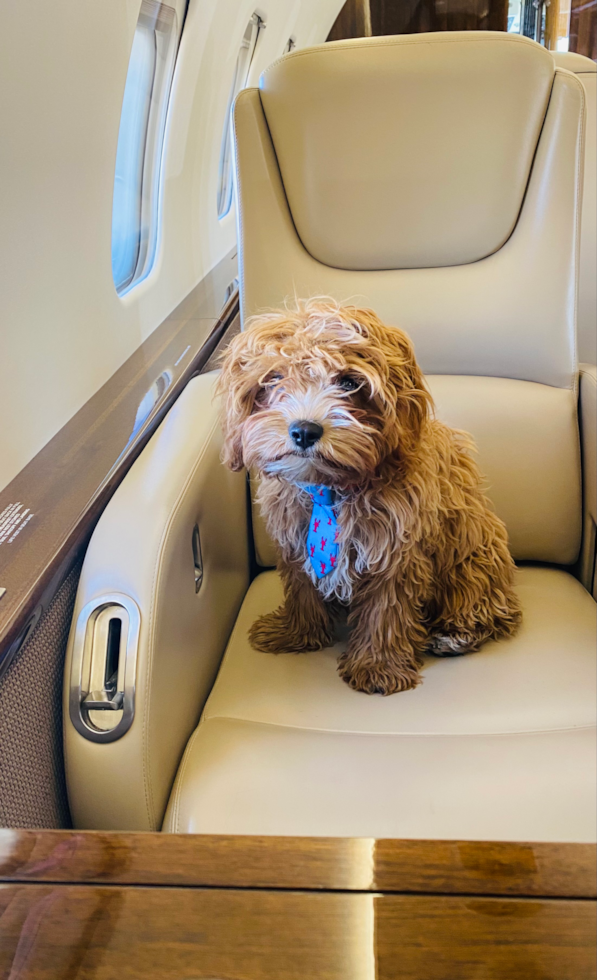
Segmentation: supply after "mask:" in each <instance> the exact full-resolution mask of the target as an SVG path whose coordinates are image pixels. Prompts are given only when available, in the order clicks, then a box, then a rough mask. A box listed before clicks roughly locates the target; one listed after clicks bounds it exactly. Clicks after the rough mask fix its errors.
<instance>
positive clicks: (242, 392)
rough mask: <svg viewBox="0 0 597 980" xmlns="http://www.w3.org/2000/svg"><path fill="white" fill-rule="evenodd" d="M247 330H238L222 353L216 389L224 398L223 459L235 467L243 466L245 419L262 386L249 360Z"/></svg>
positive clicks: (237, 468) (235, 468) (225, 462)
mask: <svg viewBox="0 0 597 980" xmlns="http://www.w3.org/2000/svg"><path fill="white" fill-rule="evenodd" d="M247 348H248V344H247V334H246V332H244V333H240V334H237V335H236V337H234V338H233V340H232V341H231V343H230V344H229V345H228V347H227V348H226V350H225V351H224V354H223V356H222V373H221V374H220V377H219V379H218V383H217V388H216V392H217V394H218V395H219V396H220V398H221V400H222V415H221V418H222V429H223V431H224V446H223V448H222V462H223V463H224V464H225V465H226V466H228V467H229V468H230V469H231V470H242V468H243V466H244V465H245V462H244V459H243V441H242V435H243V422H244V421H245V420H246V419H248V417H249V415H250V414H251V412H252V411H253V406H254V404H255V397H256V395H257V392H258V390H259V386H258V385H256V384H255V383H254V379H253V378H252V372H251V371H250V369H249V364H248V354H249V351H248V349H247Z"/></svg>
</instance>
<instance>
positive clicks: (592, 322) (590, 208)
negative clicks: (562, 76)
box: [553, 51, 597, 364]
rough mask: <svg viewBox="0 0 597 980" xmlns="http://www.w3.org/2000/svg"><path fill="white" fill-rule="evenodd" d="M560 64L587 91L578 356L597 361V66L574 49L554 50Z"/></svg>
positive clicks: (555, 59)
mask: <svg viewBox="0 0 597 980" xmlns="http://www.w3.org/2000/svg"><path fill="white" fill-rule="evenodd" d="M553 59H554V61H555V63H556V65H557V66H559V67H560V68H565V69H566V70H567V71H573V72H574V73H575V74H576V75H577V77H578V79H579V81H580V82H581V83H582V86H583V88H584V90H585V100H586V122H585V175H584V183H583V205H582V223H581V233H580V274H579V287H578V356H579V359H580V360H581V361H588V362H589V364H595V363H597V273H596V269H597V65H596V64H595V62H594V61H591V59H590V58H585V57H583V55H580V54H574V53H572V52H568V51H565V52H561V53H554V55H553Z"/></svg>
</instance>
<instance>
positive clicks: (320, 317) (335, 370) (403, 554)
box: [219, 298, 521, 695]
mask: <svg viewBox="0 0 597 980" xmlns="http://www.w3.org/2000/svg"><path fill="white" fill-rule="evenodd" d="M219 393H220V395H221V397H222V402H223V430H224V445H223V452H222V459H223V462H224V463H225V464H226V465H227V466H228V467H230V468H231V469H232V470H239V469H241V468H243V467H247V468H248V469H249V470H251V471H252V472H253V473H255V474H257V475H258V477H259V489H258V493H257V499H258V502H259V505H260V507H261V511H262V513H263V515H264V517H265V520H266V524H267V528H268V531H269V534H270V535H271V537H272V538H273V539H274V540H275V541H276V542H277V545H278V549H279V562H278V571H279V573H280V576H281V578H282V582H283V586H284V596H285V599H284V604H283V605H282V606H281V607H280V608H279V609H277V610H276V611H275V612H271V613H269V614H267V615H265V616H262V617H261V618H260V619H258V620H257V622H255V623H254V624H253V626H252V629H251V631H250V641H251V644H252V645H253V647H255V648H256V649H258V650H261V651H265V652H270V653H286V652H288V653H299V652H306V651H309V650H319V649H322V648H324V647H328V646H330V645H331V644H332V642H333V635H334V623H335V619H336V618H337V616H338V613H339V611H340V610H341V607H342V606H347V607H348V626H349V635H350V639H349V641H348V644H347V648H346V651H345V652H344V653H342V655H341V656H340V657H339V660H338V670H339V673H340V675H341V677H342V678H343V679H344V680H345V681H346V682H347V683H348V684H349V685H350V687H352V688H353V689H355V690H356V691H364V692H366V693H368V694H374V693H377V694H383V695H388V694H393V693H395V692H397V691H405V690H407V689H409V688H413V687H415V686H416V685H417V684H418V683H419V680H420V673H419V668H420V667H421V666H422V662H423V661H422V658H423V655H424V654H425V653H426V652H427V653H432V654H435V655H441V656H454V655H457V654H463V653H467V652H471V651H474V650H477V649H478V648H479V647H480V646H481V644H482V643H484V642H485V641H486V640H489V639H497V638H499V637H507V636H511V635H512V634H513V633H514V632H515V631H516V629H517V627H518V625H519V623H520V621H521V611H520V605H519V601H518V598H517V596H516V593H515V591H514V588H513V581H514V575H515V565H514V562H513V560H512V557H511V555H510V552H509V550H508V539H507V532H506V529H505V527H504V524H503V523H502V521H501V520H500V519H499V518H498V517H497V516H496V514H495V513H494V512H493V510H492V508H491V505H490V503H489V500H488V498H487V497H486V495H485V492H484V489H483V485H482V480H481V476H480V473H479V470H478V468H477V465H476V462H475V460H474V456H473V452H474V445H473V443H472V439H471V437H470V436H469V435H468V434H467V433H464V432H461V431H458V430H455V429H451V428H449V427H448V426H447V425H444V424H443V423H442V422H440V421H439V420H438V419H436V418H435V417H434V406H433V401H432V398H431V395H430V393H429V391H428V389H427V387H426V385H425V381H424V378H423V374H422V372H421V369H420V368H419V365H418V364H417V361H416V359H415V354H414V349H413V345H412V343H411V341H410V340H409V338H408V337H407V335H406V334H405V333H403V332H402V331H401V330H400V329H398V328H397V327H388V326H385V325H384V324H383V323H382V322H381V320H380V319H379V318H378V317H377V316H376V314H375V313H374V312H373V311H372V310H369V309H358V308H356V307H353V306H342V305H340V304H338V303H336V302H335V301H334V300H332V299H327V298H315V299H310V300H306V301H297V302H296V308H294V309H290V308H289V309H285V310H280V311H273V312H269V313H265V314H263V315H261V316H256V317H253V318H252V320H251V321H249V323H248V326H247V329H246V330H245V331H244V332H242V333H240V334H238V335H237V336H236V337H235V338H234V339H233V340H232V342H231V343H230V345H229V347H228V348H227V350H226V351H225V353H224V356H223V364H222V372H221V376H220V379H219Z"/></svg>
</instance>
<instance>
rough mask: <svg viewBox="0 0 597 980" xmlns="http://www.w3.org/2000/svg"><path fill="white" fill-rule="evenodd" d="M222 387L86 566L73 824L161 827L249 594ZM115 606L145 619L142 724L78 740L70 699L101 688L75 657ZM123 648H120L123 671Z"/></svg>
mask: <svg viewBox="0 0 597 980" xmlns="http://www.w3.org/2000/svg"><path fill="white" fill-rule="evenodd" d="M215 378H216V375H215V373H212V374H206V375H202V376H200V377H197V378H194V379H193V380H192V381H190V382H189V384H188V385H187V387H186V388H185V390H184V391H183V392H182V394H181V396H180V398H179V399H178V400H177V402H176V403H175V405H174V406H173V408H172V409H171V410H170V412H169V413H168V415H167V416H166V418H165V419H164V421H163V422H162V424H161V426H160V428H159V429H158V431H157V432H156V433H155V435H154V436H153V438H152V439H151V441H150V442H149V443H148V445H147V447H146V448H145V449H144V451H143V452H142V454H141V455H140V457H139V459H138V460H137V461H136V462H135V464H134V465H133V466H132V468H131V470H130V471H129V473H128V474H127V476H126V477H125V479H124V481H123V482H122V484H121V485H120V486H119V487H118V489H117V490H116V492H115V494H114V496H113V497H112V499H111V500H110V503H109V504H108V506H107V508H106V509H105V511H104V513H103V514H102V517H101V519H100V521H99V523H98V525H97V527H96V529H95V531H94V534H93V537H92V539H91V542H90V545H89V548H88V551H87V554H86V556H85V561H84V564H83V570H82V574H81V579H80V583H79V589H78V594H77V601H76V606H75V613H74V617H73V627H72V629H71V636H70V639H69V647H68V654H67V662H66V669H65V690H64V731H65V756H66V770H67V785H68V793H69V801H70V806H71V812H72V815H73V821H74V825H75V826H76V827H82V828H96V829H114V830H159V829H160V826H161V823H162V819H163V815H164V811H165V808H166V803H167V800H168V796H169V793H170V788H171V785H172V782H173V780H174V777H175V774H176V770H177V767H178V763H179V761H180V758H181V756H182V753H183V751H184V748H185V745H186V742H187V740H188V738H189V736H190V734H191V732H192V731H193V729H194V728H195V727H196V725H197V722H198V720H199V715H200V713H201V710H202V707H203V704H204V702H205V700H206V698H207V696H208V694H209V691H210V689H211V686H212V684H213V681H214V678H215V676H216V673H217V671H218V667H219V664H220V660H221V658H222V655H223V652H224V649H225V647H226V642H227V639H228V636H229V633H230V631H231V629H232V626H233V624H234V621H235V619H236V615H237V612H238V609H239V608H240V605H241V603H242V600H243V598H244V595H245V592H246V590H247V587H248V582H249V560H248V525H247V497H246V477H245V474H244V473H231V472H230V471H229V470H227V469H226V468H225V467H224V466H223V465H222V463H221V462H220V458H219V457H220V450H221V444H222V436H221V432H220V426H219V422H218V407H217V403H216V402H215V401H214V382H215ZM106 596H112V597H115V598H116V599H117V598H118V596H124V597H126V599H127V601H129V606H130V609H132V611H133V613H132V615H133V617H136V612H135V610H136V609H138V611H139V614H140V616H139V618H140V625H139V633H138V644H137V661H136V678H135V681H134V699H133V700H134V717H133V720H132V724H131V725H130V727H129V728H128V730H127V731H125V732H124V733H123V734H122V736H121V737H119V738H117V739H116V740H114V741H98V740H97V738H95V736H93V737H92V738H89V737H88V733H85V732H83V733H82V732H81V727H82V726H81V721H80V719H79V717H78V715H77V710H78V704H79V703H80V699H78V700H77V698H76V697H75V696H74V695H73V691H75V690H76V686H77V679H80V678H81V677H83V690H84V691H85V690H87V688H89V687H90V685H91V687H92V688H94V689H97V684H91V682H89V683H88V684H87V686H86V685H85V676H86V674H85V669H80V668H78V667H77V663H78V658H79V655H80V659H81V662H83V663H85V660H84V656H89V655H86V654H83V653H80V650H84V649H85V648H84V646H82V644H81V637H82V636H83V635H84V634H85V627H86V623H87V621H88V617H89V615H90V614H89V613H88V612H87V611H86V610H89V609H90V608H91V609H93V606H94V604H95V605H96V606H97V604H98V602H99V603H100V605H101V600H102V597H106ZM130 600H132V603H131V602H130ZM108 608H114V607H108ZM96 615H97V614H96ZM81 617H82V622H81ZM78 619H79V620H80V622H79V633H78V634H77V620H78ZM94 622H97V623H99V619H97V620H95V621H94ZM106 629H109V628H106V627H104V633H103V634H101V630H99V632H98V631H96V632H94V630H96V627H95V626H90V627H89V628H88V632H87V634H86V635H88V636H91V637H92V638H93V640H92V642H93V643H94V644H95V643H96V642H97V646H98V649H99V650H100V653H101V652H102V643H103V645H104V650H103V652H104V653H105V649H106V639H105V637H106ZM89 631H91V632H89ZM123 632H124V627H123ZM77 635H78V636H79V640H77ZM130 635H131V634H127V636H129V638H130ZM98 636H99V639H97V637H98ZM102 637H103V639H102ZM125 640H126V637H125ZM108 643H109V641H108ZM77 644H78V646H77ZM79 648H80V649H79ZM131 649H132V644H131ZM123 650H124V648H123V645H122V641H121V646H120V657H121V660H122V657H123V655H124V653H123ZM77 651H78V652H77ZM73 654H74V658H73ZM125 659H126V662H127V663H128V662H129V650H128V649H127V653H126V658H125ZM131 662H132V661H131ZM73 665H74V668H73ZM96 676H97V672H96ZM119 684H120V677H119ZM119 689H120V688H119ZM129 689H130V685H129ZM129 693H130V691H129ZM125 697H126V694H125ZM91 700H92V701H93V703H94V704H96V703H97V698H95V697H94V698H92V699H91ZM115 702H116V704H118V696H116V697H115ZM73 704H75V706H76V708H75V709H73ZM100 706H101V705H100ZM125 708H126V705H125ZM86 712H87V713H86ZM82 717H83V719H91V720H92V722H93V721H94V719H95V720H96V721H97V723H98V724H99V725H100V727H101V725H102V723H104V720H106V719H107V720H106V721H105V723H106V724H108V725H109V724H110V723H111V718H112V717H123V712H121V714H120V716H119V715H118V713H117V711H116V710H115V711H105V710H104V711H101V712H100V711H96V710H93V711H91V713H89V712H88V711H87V709H85V710H83V712H82ZM73 718H74V719H75V721H76V723H74V722H73ZM83 727H84V726H83ZM103 737H104V736H100V739H101V738H103ZM94 738H95V740H94Z"/></svg>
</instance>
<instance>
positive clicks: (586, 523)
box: [580, 364, 597, 598]
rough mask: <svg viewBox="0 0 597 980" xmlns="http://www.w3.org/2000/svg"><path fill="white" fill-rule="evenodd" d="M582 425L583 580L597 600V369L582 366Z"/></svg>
mask: <svg viewBox="0 0 597 980" xmlns="http://www.w3.org/2000/svg"><path fill="white" fill-rule="evenodd" d="M580 425H581V445H582V465H583V547H582V553H581V568H580V573H581V580H582V582H583V584H584V585H585V587H586V588H587V589H588V590H589V591H590V592H592V593H593V596H594V597H595V598H597V580H596V574H595V527H596V525H597V368H596V367H595V365H594V364H581V365H580Z"/></svg>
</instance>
